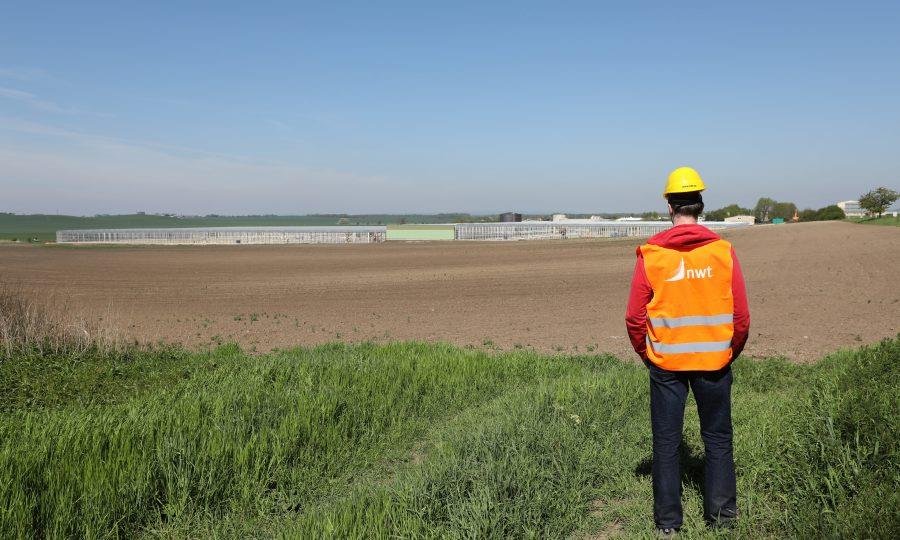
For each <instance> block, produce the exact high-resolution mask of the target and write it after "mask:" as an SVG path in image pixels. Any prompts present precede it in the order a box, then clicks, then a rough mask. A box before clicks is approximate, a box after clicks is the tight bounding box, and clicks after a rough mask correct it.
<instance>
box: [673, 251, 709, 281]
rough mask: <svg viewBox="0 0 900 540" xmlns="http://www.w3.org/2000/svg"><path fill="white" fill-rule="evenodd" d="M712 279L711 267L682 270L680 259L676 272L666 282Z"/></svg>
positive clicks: (682, 259) (682, 263)
mask: <svg viewBox="0 0 900 540" xmlns="http://www.w3.org/2000/svg"><path fill="white" fill-rule="evenodd" d="M711 277H712V266H707V267H706V268H688V269H686V270H685V268H684V257H682V258H681V264H679V265H678V270H675V273H674V274H673V275H672V277H670V278H669V279H667V280H666V281H681V280H682V279H708V278H711Z"/></svg>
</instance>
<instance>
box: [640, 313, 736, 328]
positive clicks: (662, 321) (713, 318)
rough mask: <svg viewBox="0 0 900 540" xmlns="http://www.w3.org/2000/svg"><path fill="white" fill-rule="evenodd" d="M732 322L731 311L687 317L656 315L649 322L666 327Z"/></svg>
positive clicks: (732, 315)
mask: <svg viewBox="0 0 900 540" xmlns="http://www.w3.org/2000/svg"><path fill="white" fill-rule="evenodd" d="M733 322H734V314H733V313H723V314H722V315H709V316H707V315H693V316H689V317H668V318H667V317H657V318H650V324H652V325H653V326H657V327H658V326H664V327H666V328H679V327H681V326H711V325H714V324H726V323H733Z"/></svg>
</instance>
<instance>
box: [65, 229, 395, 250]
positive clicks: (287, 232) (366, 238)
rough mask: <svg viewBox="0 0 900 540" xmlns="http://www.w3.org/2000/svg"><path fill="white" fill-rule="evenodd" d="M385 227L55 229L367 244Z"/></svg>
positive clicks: (100, 234) (204, 239) (113, 240)
mask: <svg viewBox="0 0 900 540" xmlns="http://www.w3.org/2000/svg"><path fill="white" fill-rule="evenodd" d="M384 240H385V227H361V226H352V227H350V226H348V227H198V228H183V229H86V230H68V231H57V232H56V241H57V242H60V243H90V244H171V245H182V244H370V243H373V242H383V241H384Z"/></svg>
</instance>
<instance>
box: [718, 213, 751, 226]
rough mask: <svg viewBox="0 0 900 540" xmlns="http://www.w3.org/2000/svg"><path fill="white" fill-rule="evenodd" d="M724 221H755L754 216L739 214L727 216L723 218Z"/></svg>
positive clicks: (748, 222)
mask: <svg viewBox="0 0 900 540" xmlns="http://www.w3.org/2000/svg"><path fill="white" fill-rule="evenodd" d="M725 222H726V223H746V224H748V225H753V224H755V223H756V217H754V216H747V215H740V216H729V217H727V218H725Z"/></svg>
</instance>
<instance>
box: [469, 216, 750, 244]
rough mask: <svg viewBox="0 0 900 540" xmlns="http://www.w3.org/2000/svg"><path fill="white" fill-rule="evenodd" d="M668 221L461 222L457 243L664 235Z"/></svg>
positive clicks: (717, 224)
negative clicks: (661, 233) (464, 241)
mask: <svg viewBox="0 0 900 540" xmlns="http://www.w3.org/2000/svg"><path fill="white" fill-rule="evenodd" d="M702 224H703V225H705V226H706V227H709V228H710V229H726V228H733V227H740V226H745V224H743V223H725V222H720V221H707V222H704V223H702ZM671 226H672V224H671V223H670V222H668V221H601V222H594V223H586V222H578V223H567V222H565V221H520V222H512V223H458V224H457V225H456V239H457V240H556V239H559V240H562V239H566V238H619V237H626V236H627V237H648V236H653V235H654V234H656V233H658V232H662V231H664V230H666V229H668V228H669V227H671Z"/></svg>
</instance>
